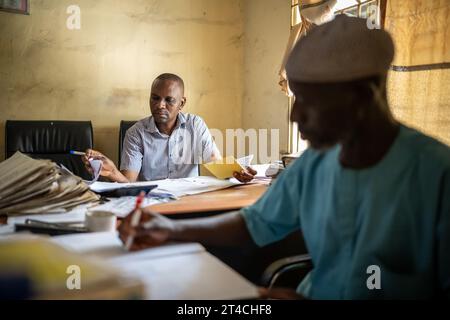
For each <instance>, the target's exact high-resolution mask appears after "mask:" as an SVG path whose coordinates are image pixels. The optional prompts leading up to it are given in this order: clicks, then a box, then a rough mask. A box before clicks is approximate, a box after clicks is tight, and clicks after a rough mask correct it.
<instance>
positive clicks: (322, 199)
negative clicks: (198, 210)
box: [120, 16, 450, 299]
mask: <svg viewBox="0 0 450 320" xmlns="http://www.w3.org/2000/svg"><path fill="white" fill-rule="evenodd" d="M393 55H394V46H393V42H392V40H391V37H390V36H389V34H388V33H386V32H385V31H383V30H369V29H368V28H367V27H366V21H365V20H363V19H359V18H350V17H346V16H337V17H336V18H335V19H334V20H333V21H331V22H329V23H326V24H323V25H321V26H317V27H315V28H314V29H313V30H312V31H311V32H310V33H309V34H308V35H306V36H305V37H304V38H303V39H302V40H301V41H300V42H298V43H297V45H296V46H295V47H294V49H293V50H292V53H291V55H290V57H289V59H288V61H287V64H286V71H287V76H288V81H289V86H290V89H291V90H292V92H293V93H294V95H295V103H294V107H293V111H292V114H291V119H292V121H295V122H297V123H298V126H299V130H300V132H301V135H302V136H303V138H304V139H306V140H308V141H309V144H310V148H309V149H308V150H306V151H305V152H304V153H303V154H302V156H301V157H300V158H299V159H298V160H296V162H295V163H293V164H292V165H291V166H290V167H289V168H288V169H287V170H285V171H284V172H283V173H282V174H281V175H280V176H279V178H278V179H277V181H276V182H275V184H274V185H273V186H272V187H271V188H270V189H269V190H268V191H267V192H266V193H265V194H264V196H263V197H262V198H261V199H260V200H259V201H258V202H257V203H256V204H254V205H252V206H250V207H247V208H244V209H242V210H241V211H240V212H234V213H229V214H226V215H221V216H216V217H211V218H205V219H195V220H177V221H172V220H168V219H166V218H163V217H162V216H160V215H158V214H156V213H152V212H146V214H145V215H144V217H145V218H144V220H145V222H144V223H143V224H142V225H141V226H140V227H138V228H137V229H134V230H133V229H132V228H131V227H130V224H129V220H130V219H129V218H127V219H126V220H125V223H124V224H123V225H122V227H121V230H120V234H121V237H122V239H126V237H127V235H128V234H129V233H130V232H134V233H135V234H136V238H135V239H136V241H135V243H134V248H136V249H138V248H140V247H143V246H146V245H154V244H158V243H163V242H165V241H167V240H178V241H200V242H202V243H204V244H210V245H218V244H227V245H241V244H242V243H244V242H245V241H254V242H255V243H256V244H258V245H260V246H264V245H267V244H269V243H271V242H274V241H277V240H280V239H282V238H284V237H285V236H287V235H288V234H290V233H291V232H293V231H295V230H297V229H299V228H300V229H301V230H302V233H303V236H304V239H305V243H306V247H307V248H308V251H309V253H310V255H311V258H312V262H313V265H314V268H313V270H312V271H311V272H310V273H309V274H308V276H307V277H306V278H305V279H304V280H303V281H302V283H301V284H300V285H299V287H298V289H297V294H298V295H299V296H300V295H301V296H303V297H307V298H312V299H404V298H406V299H409V298H412V299H416V298H426V299H428V298H438V297H445V298H450V148H449V147H448V146H446V145H444V144H442V143H440V142H438V141H437V140H435V139H433V138H431V137H428V136H426V135H424V134H423V133H421V132H419V131H416V130H414V129H412V128H409V127H407V126H405V125H403V124H401V123H399V122H398V121H396V120H395V119H394V118H393V116H392V114H391V112H390V111H389V107H388V103H387V98H386V76H387V71H388V68H389V66H390V63H391V61H392V59H393ZM375 272H376V273H377V275H376V276H377V278H378V280H377V279H375V278H374V277H371V276H372V274H374V273H375ZM273 292H276V291H275V290H274V291H273ZM266 293H267V292H266ZM288 297H294V295H288Z"/></svg>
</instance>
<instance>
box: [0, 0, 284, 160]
mask: <svg viewBox="0 0 450 320" xmlns="http://www.w3.org/2000/svg"><path fill="white" fill-rule="evenodd" d="M243 2H245V1H242V0H226V1H219V0H170V1H169V0H153V1H152V0H134V1H116V0H99V1H91V0H77V1H75V2H74V1H66V0H33V1H31V15H30V16H24V15H18V14H9V13H4V12H0V30H1V38H0V92H1V94H0V159H3V157H4V122H5V120H6V119H28V120H38V119H40V120H45V119H53V120H92V122H93V125H94V139H95V147H96V148H98V149H100V150H102V151H103V152H105V153H106V154H107V155H108V156H110V157H111V158H112V159H113V160H117V140H118V125H119V121H120V120H122V119H125V120H134V119H139V118H143V117H145V116H147V115H148V114H149V107H148V96H149V86H150V84H151V81H152V79H153V78H154V77H155V76H157V75H158V74H159V73H162V72H173V73H177V74H179V75H180V76H182V77H183V78H184V79H185V82H186V89H187V91H186V95H187V97H188V102H187V106H186V108H185V111H187V112H191V113H196V114H198V115H200V116H202V117H203V118H204V119H205V120H206V122H207V124H208V125H209V126H210V127H211V128H218V129H222V130H223V129H225V128H238V127H241V124H242V117H241V113H242V96H243V92H244V91H243V90H244V89H243V86H242V83H243V76H244V73H243V72H242V70H243V69H244V68H243V63H244V56H243V28H244V27H243V5H242V4H243ZM263 2H264V1H263ZM271 2H272V3H275V2H276V1H271ZM286 2H288V1H286ZM73 3H76V4H78V5H79V6H80V8H81V30H73V31H71V30H68V29H67V28H66V19H67V17H68V14H67V13H66V8H67V7H68V6H69V5H70V4H73ZM286 14H288V12H287V13H286ZM263 22H264V21H261V23H263ZM247 123H248V122H247Z"/></svg>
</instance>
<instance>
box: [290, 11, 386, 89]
mask: <svg viewBox="0 0 450 320" xmlns="http://www.w3.org/2000/svg"><path fill="white" fill-rule="evenodd" d="M393 58H394V43H393V41H392V38H391V36H390V35H389V33H387V32H386V31H384V30H380V29H369V28H368V27H367V23H366V20H365V19H361V18H354V17H348V16H346V15H343V14H342V15H337V16H336V17H335V19H334V20H332V21H330V22H328V23H325V24H323V25H320V26H317V27H315V28H313V29H312V30H311V31H310V32H309V33H308V34H307V35H306V36H305V37H303V38H301V39H300V40H299V41H298V42H297V44H296V45H295V46H294V48H293V49H292V51H291V53H290V55H289V58H288V60H287V63H286V74H287V78H288V81H296V82H307V83H330V82H344V81H352V80H357V79H361V78H366V77H370V76H375V75H383V74H386V73H387V70H388V69H389V66H390V64H391V62H392V59H393Z"/></svg>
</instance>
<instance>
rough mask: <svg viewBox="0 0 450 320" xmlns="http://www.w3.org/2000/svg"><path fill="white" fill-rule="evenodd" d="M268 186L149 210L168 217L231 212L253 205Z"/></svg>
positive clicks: (218, 193) (193, 198)
mask: <svg viewBox="0 0 450 320" xmlns="http://www.w3.org/2000/svg"><path fill="white" fill-rule="evenodd" d="M267 187H268V185H267V184H262V183H254V184H247V185H239V186H235V187H231V188H227V189H222V190H217V191H211V192H206V193H201V194H196V195H192V196H185V197H182V198H180V199H179V200H176V201H173V202H168V203H161V204H155V205H151V206H149V207H148V208H149V209H151V210H153V211H155V212H159V213H162V214H166V215H171V214H182V213H192V212H211V211H230V210H238V209H241V208H243V207H247V206H249V205H252V204H253V203H255V202H256V200H258V199H259V198H260V197H261V196H262V194H263V193H264V192H265V191H266V190H267Z"/></svg>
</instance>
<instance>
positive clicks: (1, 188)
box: [0, 152, 99, 215]
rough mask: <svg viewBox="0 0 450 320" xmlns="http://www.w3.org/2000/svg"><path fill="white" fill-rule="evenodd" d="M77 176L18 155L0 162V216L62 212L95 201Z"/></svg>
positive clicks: (48, 164)
mask: <svg viewBox="0 0 450 320" xmlns="http://www.w3.org/2000/svg"><path fill="white" fill-rule="evenodd" d="M98 200H99V196H98V195H96V194H95V193H93V192H92V191H90V190H89V186H88V185H87V184H86V183H85V182H83V180H82V179H81V178H80V177H77V176H75V175H73V174H72V173H71V172H70V171H69V170H67V169H65V168H61V167H59V166H58V165H57V164H56V163H54V162H51V161H50V160H36V159H32V158H30V157H28V156H26V155H24V154H22V153H20V152H16V153H15V154H14V155H13V156H12V157H10V158H8V159H7V160H5V161H3V162H1V163H0V215H4V214H6V215H18V214H38V213H53V212H64V211H66V210H68V209H71V208H73V207H76V206H78V205H80V204H85V203H89V202H94V201H98Z"/></svg>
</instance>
